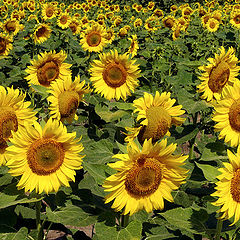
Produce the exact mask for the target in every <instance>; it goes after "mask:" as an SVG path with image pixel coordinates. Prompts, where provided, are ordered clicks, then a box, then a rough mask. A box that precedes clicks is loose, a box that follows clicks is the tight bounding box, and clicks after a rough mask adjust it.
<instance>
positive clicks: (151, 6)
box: [147, 1, 155, 10]
mask: <svg viewBox="0 0 240 240" xmlns="http://www.w3.org/2000/svg"><path fill="white" fill-rule="evenodd" d="M154 6H155V2H152V1H151V2H149V3H148V5H147V9H148V10H153V9H154Z"/></svg>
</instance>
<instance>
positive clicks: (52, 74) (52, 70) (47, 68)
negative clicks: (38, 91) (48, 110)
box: [37, 61, 59, 86]
mask: <svg viewBox="0 0 240 240" xmlns="http://www.w3.org/2000/svg"><path fill="white" fill-rule="evenodd" d="M58 75H59V67H58V65H57V64H56V63H55V62H54V61H49V62H46V63H45V64H44V65H43V66H41V67H39V68H38V70H37V77H38V81H39V83H40V84H42V85H43V86H49V85H50V83H51V81H54V80H55V79H56V78H57V77H58Z"/></svg>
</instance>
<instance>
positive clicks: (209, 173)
mask: <svg viewBox="0 0 240 240" xmlns="http://www.w3.org/2000/svg"><path fill="white" fill-rule="evenodd" d="M196 165H197V166H198V167H199V168H200V169H201V170H202V171H203V174H204V177H205V178H206V179H207V180H208V181H210V182H217V178H216V177H217V176H218V175H219V174H220V172H219V171H218V169H217V167H213V166H211V165H208V164H200V163H197V162H196Z"/></svg>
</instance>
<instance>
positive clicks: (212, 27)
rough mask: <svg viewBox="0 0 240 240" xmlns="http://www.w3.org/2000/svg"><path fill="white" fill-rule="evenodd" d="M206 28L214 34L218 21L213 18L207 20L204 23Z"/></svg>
mask: <svg viewBox="0 0 240 240" xmlns="http://www.w3.org/2000/svg"><path fill="white" fill-rule="evenodd" d="M206 28H207V30H208V31H209V32H216V31H217V30H218V28H219V21H218V20H216V19H215V18H209V20H208V21H207V23H206Z"/></svg>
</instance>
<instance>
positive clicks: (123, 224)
mask: <svg viewBox="0 0 240 240" xmlns="http://www.w3.org/2000/svg"><path fill="white" fill-rule="evenodd" d="M128 222H129V214H127V215H122V216H121V227H122V228H125V227H127V225H128Z"/></svg>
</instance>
